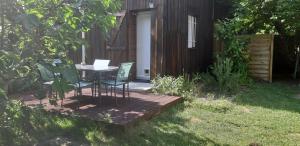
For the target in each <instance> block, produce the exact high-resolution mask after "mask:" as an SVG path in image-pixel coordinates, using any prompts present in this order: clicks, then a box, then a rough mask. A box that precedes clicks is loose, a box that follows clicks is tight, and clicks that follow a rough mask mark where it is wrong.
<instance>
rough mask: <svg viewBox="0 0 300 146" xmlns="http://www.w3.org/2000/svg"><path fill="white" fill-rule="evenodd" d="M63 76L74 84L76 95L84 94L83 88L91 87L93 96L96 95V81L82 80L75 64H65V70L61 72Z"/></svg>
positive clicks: (70, 83)
mask: <svg viewBox="0 0 300 146" xmlns="http://www.w3.org/2000/svg"><path fill="white" fill-rule="evenodd" d="M61 74H62V78H63V79H65V80H66V81H67V82H68V83H69V85H71V86H73V87H74V89H75V93H74V95H75V96H78V94H79V95H80V96H81V95H82V89H83V88H91V90H92V96H94V92H93V91H94V90H93V88H94V83H93V82H89V81H83V80H80V76H79V73H78V71H77V69H76V67H75V65H74V64H73V65H65V66H64V69H63V71H62V72H61Z"/></svg>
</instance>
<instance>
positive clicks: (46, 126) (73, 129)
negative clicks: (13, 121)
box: [6, 104, 220, 146]
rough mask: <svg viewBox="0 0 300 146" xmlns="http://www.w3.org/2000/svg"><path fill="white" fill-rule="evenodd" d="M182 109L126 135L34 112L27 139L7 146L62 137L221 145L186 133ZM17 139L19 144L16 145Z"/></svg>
mask: <svg viewBox="0 0 300 146" xmlns="http://www.w3.org/2000/svg"><path fill="white" fill-rule="evenodd" d="M183 109H184V104H178V105H177V106H175V107H173V108H170V109H169V110H167V111H166V112H165V113H162V115H160V116H158V117H157V118H154V119H153V120H152V121H148V122H146V121H145V122H141V123H140V124H139V125H138V126H135V127H131V128H130V129H129V130H127V131H123V130H122V129H121V128H118V127H111V126H107V125H106V124H102V123H99V122H94V121H89V120H82V119H77V118H68V117H62V116H60V115H53V114H49V113H46V112H44V111H40V110H37V111H31V112H30V116H29V117H30V118H28V119H26V121H24V123H23V125H27V126H25V127H27V128H24V129H27V130H26V131H25V132H24V134H23V135H27V136H21V135H15V136H16V137H11V138H10V139H11V140H12V141H10V140H8V141H6V144H9V143H10V145H32V144H37V145H55V144H53V143H51V144H50V143H49V141H51V140H52V141H53V140H55V138H57V137H60V138H62V139H63V138H67V139H68V140H69V141H70V142H71V145H82V144H85V145H90V144H93V145H137V146H140V145H179V146H182V145H197V146H198V145H208V144H211V145H220V144H217V143H216V142H214V141H213V140H210V139H208V138H206V137H200V136H197V135H196V132H188V131H187V130H185V129H186V128H187V127H186V126H188V125H186V122H187V120H188V119H183V118H181V117H180V116H178V114H177V113H178V112H180V111H182V110H183ZM17 126H20V125H17ZM24 129H23V131H24ZM16 139H17V140H18V142H13V140H16ZM56 141H57V140H56ZM61 144H62V143H59V144H57V145H61Z"/></svg>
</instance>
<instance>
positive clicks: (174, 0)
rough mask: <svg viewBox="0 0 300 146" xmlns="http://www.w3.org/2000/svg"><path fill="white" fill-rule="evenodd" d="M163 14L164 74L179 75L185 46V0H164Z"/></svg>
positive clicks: (186, 18)
mask: <svg viewBox="0 0 300 146" xmlns="http://www.w3.org/2000/svg"><path fill="white" fill-rule="evenodd" d="M163 15H164V17H163V19H164V21H163V22H164V24H163V25H164V26H163V30H164V36H163V37H164V43H163V44H164V46H163V47H164V53H163V54H164V59H163V60H164V62H163V63H164V64H163V66H164V67H165V73H166V74H168V75H179V74H181V73H182V71H183V66H184V64H185V60H184V58H185V57H184V56H185V51H184V50H186V48H187V31H188V23H187V22H188V21H187V20H188V17H187V1H186V0H184V1H183V0H165V4H164V12H163Z"/></svg>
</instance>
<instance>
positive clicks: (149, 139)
mask: <svg viewBox="0 0 300 146" xmlns="http://www.w3.org/2000/svg"><path fill="white" fill-rule="evenodd" d="M299 93H300V90H299V88H298V86H291V85H286V84H279V83H274V84H264V83H257V84H255V85H253V87H250V88H249V89H247V90H245V91H243V92H241V93H240V94H239V95H237V96H236V97H235V98H234V99H232V100H204V99H198V100H195V101H193V102H192V103H182V104H179V105H177V106H175V107H173V108H171V109H169V110H168V111H166V112H164V113H163V114H161V115H159V116H158V117H156V118H155V119H152V120H151V121H148V122H143V123H141V124H140V125H139V126H137V127H134V128H132V129H130V130H128V131H127V132H126V133H124V132H122V131H120V130H118V129H116V128H103V126H102V125H100V124H96V123H94V122H91V121H81V120H74V119H65V118H60V117H57V116H54V117H45V116H42V118H36V116H32V117H35V118H32V119H31V120H30V121H31V123H43V124H32V128H31V130H30V131H29V132H28V133H29V135H27V137H26V136H24V138H23V140H24V141H25V142H26V141H27V142H28V143H34V142H37V141H40V142H43V141H45V140H47V139H51V138H54V137H65V138H68V139H70V140H72V141H76V142H77V143H87V144H90V143H91V144H94V145H137V146H140V145H178V146H185V145H249V144H252V143H257V144H262V145H272V146H274V145H280V146H281V145H300V94H299ZM298 94H299V95H298ZM297 95H298V96H299V97H298V96H297ZM297 98H298V99H297ZM37 115H39V114H37ZM35 120H40V121H39V122H37V121H35ZM0 139H1V138H0ZM20 139H21V138H20ZM19 144H20V143H19ZM21 144H24V142H23V143H21Z"/></svg>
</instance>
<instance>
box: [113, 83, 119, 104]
mask: <svg viewBox="0 0 300 146" xmlns="http://www.w3.org/2000/svg"><path fill="white" fill-rule="evenodd" d="M114 92H115V100H116V105H118V101H117V100H118V99H117V94H116V86H114Z"/></svg>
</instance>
